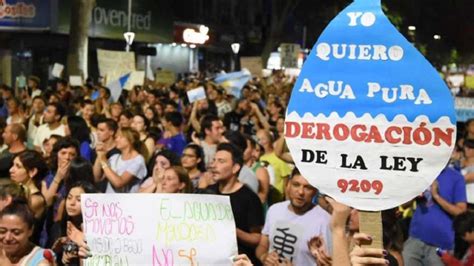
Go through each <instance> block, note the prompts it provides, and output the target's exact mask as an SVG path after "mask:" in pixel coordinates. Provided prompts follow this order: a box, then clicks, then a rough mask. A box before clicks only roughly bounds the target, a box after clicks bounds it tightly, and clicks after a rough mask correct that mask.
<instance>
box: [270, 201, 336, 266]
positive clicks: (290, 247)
mask: <svg viewBox="0 0 474 266" xmlns="http://www.w3.org/2000/svg"><path fill="white" fill-rule="evenodd" d="M289 206H290V201H288V200H287V201H284V202H280V203H276V204H273V205H272V206H271V207H270V209H269V210H268V212H267V218H266V219H265V225H264V227H263V229H262V234H263V235H267V236H268V239H269V241H270V250H269V252H270V251H273V250H274V251H276V252H277V253H278V254H280V256H283V257H285V258H287V259H289V260H290V261H292V262H293V265H305V266H306V265H316V260H315V259H314V258H313V256H312V255H311V253H310V251H309V249H308V242H309V241H310V240H311V239H312V238H313V237H316V236H320V237H321V238H322V241H323V244H324V246H325V247H326V252H327V254H331V250H332V242H331V232H330V227H329V222H330V218H331V216H330V214H329V213H327V212H326V211H325V210H323V209H322V208H321V207H319V206H315V207H314V208H312V209H311V210H309V211H307V212H306V213H305V214H303V215H297V214H295V213H294V212H292V211H291V210H290V209H289Z"/></svg>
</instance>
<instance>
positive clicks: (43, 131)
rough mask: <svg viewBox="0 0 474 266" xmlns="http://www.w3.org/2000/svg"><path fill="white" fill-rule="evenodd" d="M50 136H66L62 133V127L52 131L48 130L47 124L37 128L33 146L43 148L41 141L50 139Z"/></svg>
mask: <svg viewBox="0 0 474 266" xmlns="http://www.w3.org/2000/svg"><path fill="white" fill-rule="evenodd" d="M51 135H59V136H63V137H64V136H65V135H66V133H65V132H64V125H60V126H59V127H57V128H55V129H54V130H51V129H49V126H48V124H43V125H41V126H39V127H38V129H37V130H36V136H35V140H34V141H33V145H34V146H38V147H41V148H43V141H44V140H45V139H47V138H49V137H51Z"/></svg>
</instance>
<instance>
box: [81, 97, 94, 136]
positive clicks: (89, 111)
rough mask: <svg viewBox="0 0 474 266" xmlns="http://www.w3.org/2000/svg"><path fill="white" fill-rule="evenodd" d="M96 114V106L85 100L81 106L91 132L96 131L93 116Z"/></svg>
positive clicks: (82, 114) (83, 116)
mask: <svg viewBox="0 0 474 266" xmlns="http://www.w3.org/2000/svg"><path fill="white" fill-rule="evenodd" d="M94 114H95V105H94V103H93V102H92V101H91V100H84V102H83V103H82V106H81V116H82V118H83V119H84V121H85V122H86V123H87V127H89V130H90V131H93V130H95V128H94V126H93V125H92V116H93V115H94Z"/></svg>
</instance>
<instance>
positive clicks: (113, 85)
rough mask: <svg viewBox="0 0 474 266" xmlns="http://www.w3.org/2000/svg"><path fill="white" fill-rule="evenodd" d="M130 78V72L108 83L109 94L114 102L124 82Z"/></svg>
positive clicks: (120, 92)
mask: <svg viewBox="0 0 474 266" xmlns="http://www.w3.org/2000/svg"><path fill="white" fill-rule="evenodd" d="M128 78H130V73H128V74H125V75H123V76H121V77H120V78H119V79H117V80H115V81H112V82H110V83H109V86H108V87H109V89H110V95H111V96H112V99H113V100H114V102H116V101H118V99H119V97H120V94H122V89H123V87H125V84H126V83H127V81H128Z"/></svg>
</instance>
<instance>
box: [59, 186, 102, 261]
mask: <svg viewBox="0 0 474 266" xmlns="http://www.w3.org/2000/svg"><path fill="white" fill-rule="evenodd" d="M84 193H97V189H96V188H95V186H94V185H93V184H92V183H90V182H88V181H85V180H79V181H77V182H75V183H73V184H72V185H71V186H70V188H69V190H68V192H67V197H66V201H65V205H64V206H65V212H64V214H63V217H62V219H61V221H60V222H58V223H57V224H55V229H56V231H54V230H53V232H55V234H53V235H52V238H53V239H56V241H55V242H54V244H53V245H52V247H55V248H53V250H54V251H56V254H58V257H59V258H60V260H61V262H62V263H63V264H64V265H79V264H80V261H79V260H80V258H79V256H78V254H77V253H76V252H73V251H67V250H65V249H64V245H67V244H70V243H71V241H72V239H71V238H70V237H71V236H70V234H68V232H69V233H70V230H68V224H69V223H70V224H72V225H69V227H71V226H74V227H75V228H82V223H83V220H82V209H81V194H84ZM54 235H56V237H55V236H54Z"/></svg>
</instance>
